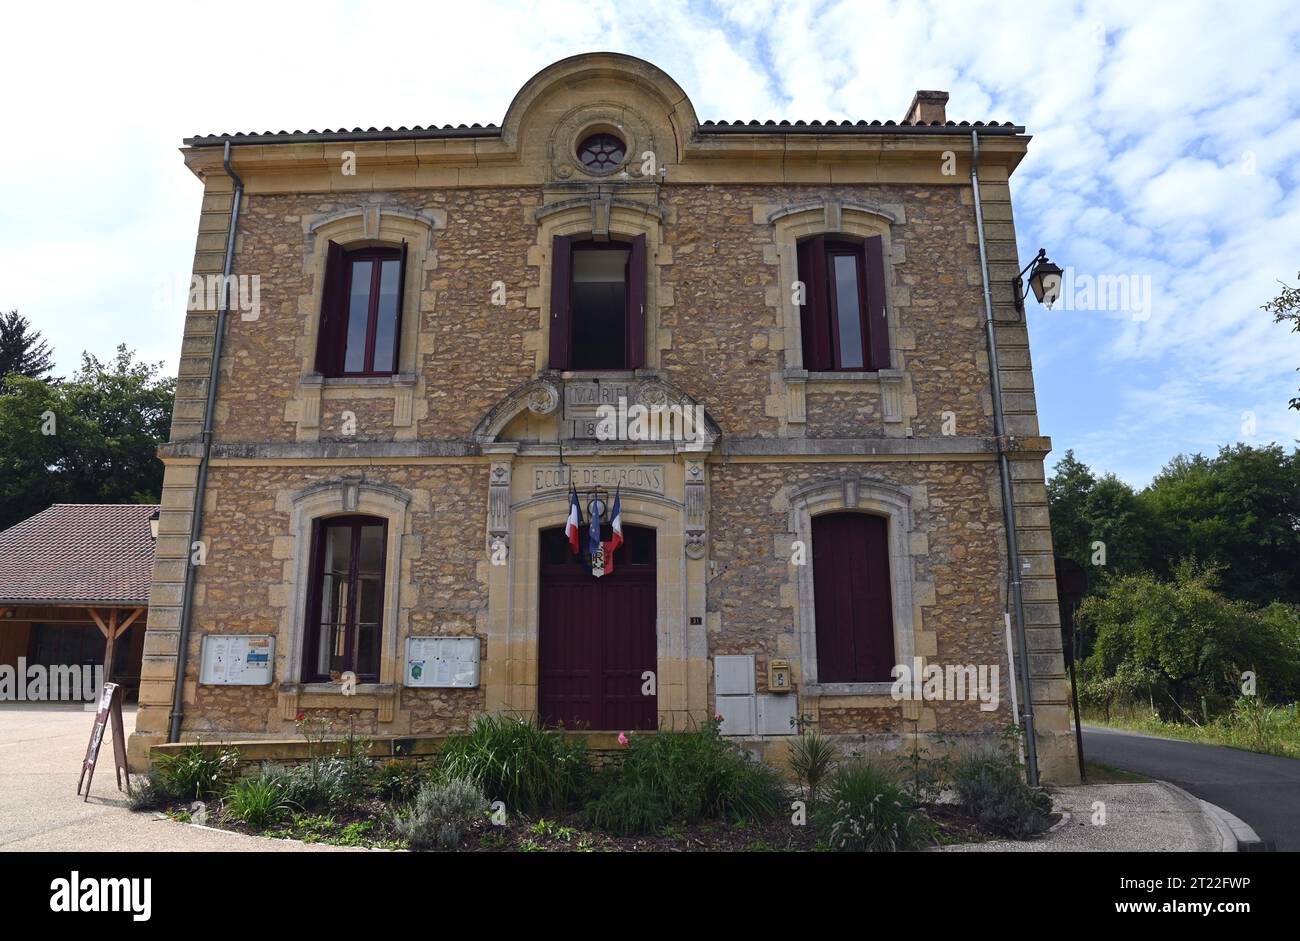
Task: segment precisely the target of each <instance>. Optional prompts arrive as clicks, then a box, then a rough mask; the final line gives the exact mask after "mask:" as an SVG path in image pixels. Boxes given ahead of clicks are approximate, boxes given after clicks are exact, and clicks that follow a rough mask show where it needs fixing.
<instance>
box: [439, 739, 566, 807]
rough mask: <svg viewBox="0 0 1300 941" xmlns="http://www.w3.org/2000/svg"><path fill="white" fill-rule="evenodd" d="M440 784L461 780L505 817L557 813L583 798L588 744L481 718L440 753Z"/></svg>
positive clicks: (450, 741) (446, 744)
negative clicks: (497, 804)
mask: <svg viewBox="0 0 1300 941" xmlns="http://www.w3.org/2000/svg"><path fill="white" fill-rule="evenodd" d="M440 757H441V766H440V769H439V774H440V776H441V777H442V778H443V780H453V779H457V778H460V779H463V780H466V781H469V782H471V783H472V784H474V785H476V786H477V787H478V788H479V789H480V790H482V792H483V793H484V794H485V795H486V796H487V797H488V798H489V799H490V800H499V801H503V802H504V803H505V805H506V809H507V811H508V812H509V813H521V814H525V815H526V816H530V817H535V816H538V815H540V814H547V813H551V814H559V813H562V812H563V811H565V810H567V809H569V808H570V807H571V806H572V805H573V804H574V803H575V802H576V801H577V799H578V798H579V797H580V796H581V795H582V793H583V791H584V789H585V786H586V783H587V780H588V777H589V773H590V772H589V769H588V766H587V746H586V742H585V741H583V740H581V739H577V738H574V737H571V736H566V735H565V734H564V733H563V732H559V731H549V730H546V729H543V728H541V726H539V725H538V724H537V723H536V722H534V721H531V720H528V719H520V718H515V717H512V716H497V715H483V716H479V717H478V718H477V719H476V720H475V721H474V726H473V728H472V729H470V731H469V732H467V733H465V734H463V735H456V736H453V737H452V738H449V739H448V740H447V741H446V742H445V743H444V744H443V747H442V751H441V754H440Z"/></svg>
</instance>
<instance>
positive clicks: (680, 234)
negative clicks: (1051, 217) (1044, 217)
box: [131, 53, 1074, 780]
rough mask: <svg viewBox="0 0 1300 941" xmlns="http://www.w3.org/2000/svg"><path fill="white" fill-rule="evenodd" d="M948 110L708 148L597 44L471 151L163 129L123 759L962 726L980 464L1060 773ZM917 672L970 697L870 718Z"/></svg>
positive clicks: (997, 221)
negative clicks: (592, 534)
mask: <svg viewBox="0 0 1300 941" xmlns="http://www.w3.org/2000/svg"><path fill="white" fill-rule="evenodd" d="M946 100H947V95H946V94H944V93H941V92H919V93H918V94H917V97H916V99H915V100H914V102H913V104H912V107H911V109H910V111H909V113H908V114H907V116H906V119H905V120H903V121H901V122H895V121H887V122H883V123H882V122H878V121H877V122H871V123H867V122H857V123H847V122H845V123H834V122H832V123H825V124H823V123H820V122H813V123H804V122H796V123H788V122H781V123H779V124H777V123H773V122H767V123H763V124H759V123H728V122H725V121H723V122H705V123H701V122H700V121H699V120H697V118H696V114H695V111H694V109H693V107H692V105H691V102H690V100H689V99H688V98H687V96H686V94H685V92H684V91H683V90H682V89H681V88H680V87H679V86H678V85H677V84H676V83H675V82H674V81H673V80H672V79H671V78H670V77H669V76H668V75H666V74H665V73H664V72H662V71H660V70H659V69H658V68H656V67H654V66H653V65H651V64H649V63H647V62H643V61H640V60H637V59H634V58H631V57H628V56H623V55H613V54H603V53H601V54H590V55H581V56H576V57H573V58H570V59H566V60H563V61H561V62H558V63H556V64H554V65H552V66H550V67H548V68H547V69H545V70H543V71H542V72H540V73H539V74H538V75H536V76H535V77H534V78H532V79H531V80H530V81H529V82H528V83H527V84H526V85H524V87H523V88H522V89H521V90H520V91H519V93H518V94H517V95H516V96H515V98H514V100H513V101H512V102H511V103H510V105H509V108H508V109H507V111H506V114H505V118H504V120H503V121H502V123H501V124H500V126H496V125H484V126H479V125H474V126H472V127H465V126H460V127H441V128H414V129H407V128H399V129H397V130H392V129H384V130H382V131H377V130H374V129H371V130H369V131H362V130H355V131H337V132H334V131H326V132H316V131H309V132H292V133H285V132H279V133H266V134H236V135H232V136H225V135H217V136H205V137H196V138H191V139H189V140H187V141H186V142H185V145H186V146H185V148H184V151H183V153H184V157H185V161H186V163H187V165H188V166H189V167H190V169H191V170H192V171H193V172H194V173H195V174H196V175H197V176H198V177H199V179H200V180H202V181H203V184H204V188H205V189H204V198H203V207H202V214H201V217H200V220H199V235H198V245H197V250H196V254H195V262H194V275H195V277H196V279H198V281H196V290H195V292H194V296H193V297H192V299H191V300H192V303H191V305H190V307H191V309H190V310H189V312H188V314H187V317H186V322H185V333H184V341H183V349H182V358H181V365H180V381H179V385H178V389H177V398H176V409H175V417H174V420H173V425H172V434H171V441H170V443H169V444H167V445H165V446H164V447H163V448H162V449H161V456H162V458H163V460H164V461H165V463H166V477H165V481H164V487H163V498H162V515H161V520H160V536H159V539H158V543H157V564H156V568H155V572H154V582H153V590H152V595H151V598H150V617H149V628H148V636H147V639H146V643H145V651H144V664H143V668H142V684H141V692H140V711H139V715H138V721H137V732H136V735H135V736H134V738H133V740H132V743H131V750H132V756H133V760H134V761H135V762H136V763H137V764H138V763H141V762H142V761H144V760H145V756H146V755H147V749H148V747H149V746H151V745H153V744H155V743H159V742H163V741H166V740H167V739H168V737H169V732H170V734H171V737H173V738H174V737H176V736H180V737H181V738H192V737H195V736H199V735H202V736H203V737H204V738H205V739H206V740H209V741H212V740H214V739H215V738H217V737H220V738H224V739H226V740H237V739H274V738H291V737H292V736H293V734H294V731H293V723H294V720H295V718H296V717H297V716H298V715H300V714H313V715H315V714H319V715H323V716H326V717H342V716H344V715H349V714H353V715H355V717H356V718H355V722H356V723H357V726H356V727H357V728H358V730H360V731H364V732H365V733H366V734H369V735H374V736H399V737H412V736H414V737H418V736H422V735H436V734H440V733H446V732H448V731H452V730H459V729H463V728H465V727H466V726H467V725H468V724H469V723H470V721H471V720H472V717H473V716H474V715H476V714H479V713H482V712H485V711H487V712H514V713H526V714H535V715H539V716H540V717H541V718H543V719H544V720H546V721H550V722H563V723H564V724H565V725H567V726H569V727H574V726H585V727H587V728H590V729H593V730H609V731H615V730H627V729H634V728H656V727H657V728H660V729H667V728H685V727H690V726H691V725H692V724H698V723H700V722H703V721H705V720H707V719H708V718H709V717H711V716H713V715H714V714H721V715H722V716H723V731H724V733H726V734H731V735H736V736H739V737H740V738H742V739H745V740H748V741H751V742H753V743H754V747H755V748H758V749H760V750H767V751H770V752H779V750H780V748H781V747H782V745H783V744H784V743H785V742H787V741H788V737H789V735H790V734H791V733H792V732H794V731H795V730H796V727H797V725H799V724H812V725H815V726H817V727H819V728H820V729H821V730H822V731H824V732H827V733H833V734H837V735H841V736H843V737H844V741H845V743H846V744H847V745H849V746H850V747H852V748H854V749H858V750H873V749H889V748H900V747H907V746H908V744H909V743H910V742H911V740H912V736H913V735H914V734H919V735H921V736H928V735H930V734H932V733H936V732H938V733H944V734H945V735H946V736H960V735H967V734H974V735H996V734H997V733H998V732H1000V731H1001V730H1002V729H1003V728H1004V727H1005V726H1007V725H1008V724H1010V723H1011V722H1012V721H1013V718H1014V714H1013V709H1012V697H1013V695H1014V694H1016V690H1014V689H1013V688H1012V686H1013V685H1014V684H1016V683H1017V680H1016V679H1015V672H1014V670H1013V669H1012V668H1011V662H1012V661H1013V660H1014V661H1017V662H1018V661H1019V660H1020V653H1019V651H1018V650H1017V651H1016V653H1015V654H1014V655H1013V654H1012V653H1011V652H1010V651H1009V643H1010V642H1011V641H1012V639H1016V643H1019V640H1018V638H1019V637H1020V636H1021V635H1020V631H1019V627H1020V625H1019V624H1017V623H1015V605H1014V604H1013V603H1012V592H1011V591H1010V590H1009V587H1008V586H1009V584H1010V582H1011V579H1010V577H1009V574H1010V572H1009V565H1008V561H1007V560H1008V546H1007V543H1006V537H1005V534H1006V529H1005V526H1004V516H1003V509H1002V496H1001V493H1002V491H1001V481H1000V478H999V453H1000V448H1001V449H1002V453H1005V454H1006V455H1007V457H1008V458H1009V463H1008V467H1009V471H1010V476H1011V481H1010V488H1011V492H1013V493H1014V504H1015V514H1016V520H1017V528H1018V530H1019V532H1018V546H1019V549H1020V552H1021V560H1022V563H1023V564H1022V568H1023V576H1024V577H1023V597H1024V605H1023V611H1024V621H1025V623H1024V632H1023V636H1024V638H1026V640H1027V645H1026V651H1025V652H1026V657H1025V661H1026V662H1027V663H1028V664H1029V665H1030V671H1031V682H1030V683H1029V684H1028V685H1029V686H1030V687H1031V688H1032V691H1033V699H1032V702H1033V707H1034V714H1035V716H1036V720H1037V737H1036V742H1037V746H1038V747H1037V752H1038V757H1039V762H1040V765H1041V767H1042V772H1043V776H1044V777H1049V778H1055V779H1058V780H1059V779H1062V778H1067V777H1069V776H1070V775H1071V774H1073V773H1074V772H1073V762H1074V747H1073V738H1072V736H1071V734H1070V728H1069V724H1068V718H1067V709H1066V703H1067V686H1066V683H1065V681H1064V678H1063V668H1062V659H1061V644H1060V636H1059V631H1058V618H1057V609H1056V593H1055V585H1054V582H1053V565H1052V543H1051V536H1050V532H1049V529H1048V517H1047V501H1046V495H1045V490H1044V478H1043V458H1044V456H1045V455H1046V454H1047V452H1048V450H1049V447H1050V442H1049V441H1048V439H1046V438H1044V437H1041V436H1040V435H1039V428H1038V421H1037V416H1036V410H1035V403H1034V392H1033V379H1032V375H1031V371H1030V361H1029V350H1028V343H1027V333H1026V328H1025V324H1024V317H1023V315H1022V314H1021V313H1018V312H1017V309H1016V303H1015V302H1016V295H1015V290H1016V289H1015V287H1014V286H1013V281H1014V279H1015V277H1016V273H1017V271H1018V269H1019V267H1020V266H1019V264H1018V263H1017V250H1016V242H1015V233H1014V228H1013V224H1012V214H1011V202H1010V193H1009V189H1008V178H1009V176H1010V174H1011V173H1012V171H1013V170H1014V169H1015V167H1016V165H1017V164H1018V163H1019V161H1020V160H1021V158H1022V157H1023V156H1024V155H1025V152H1026V148H1027V146H1028V142H1029V138H1028V137H1027V136H1026V135H1025V134H1024V129H1023V128H1020V127H1014V126H1012V125H1009V124H976V125H968V124H965V123H962V124H956V123H954V122H949V121H946V118H945V114H944V108H945V102H946ZM976 130H977V131H978V132H979V136H978V145H979V163H978V173H979V181H980V184H979V195H980V202H981V207H982V213H983V222H984V225H983V231H984V235H985V247H986V250H987V288H988V292H989V295H990V298H991V310H992V316H993V319H994V323H995V331H996V338H997V343H998V350H999V357H1000V358H999V360H998V363H999V370H998V373H999V377H1000V380H1001V389H1002V393H1001V395H1002V404H1003V405H1004V411H1005V428H1004V430H1005V434H1004V435H1003V436H1002V437H999V436H998V435H997V434H996V431H997V429H996V427H995V417H994V408H993V398H992V392H991V388H992V384H991V376H990V365H989V364H990V358H989V353H988V347H987V346H986V336H985V321H986V305H985V283H986V282H985V276H984V274H983V273H982V266H981V253H980V241H979V236H978V231H977V224H976V211H975V199H974V194H975V190H974V188H973V184H972V176H971V161H972V154H973V150H974V147H973V144H974V141H973V138H972V131H976ZM227 154H228V157H227V156H226V155H227ZM236 197H238V198H236ZM232 204H233V206H234V208H237V210H238V212H237V213H232ZM228 247H229V249H230V251H229V252H228V251H227V249H228ZM226 275H228V276H229V277H225V276H226ZM223 278H224V280H223ZM214 285H216V286H217V287H220V286H221V285H225V286H226V287H227V288H228V291H227V292H225V294H224V296H223V293H222V292H221V291H219V290H218V291H211V290H197V288H198V287H205V288H212V287H213V286H214ZM223 301H224V303H223ZM223 307H224V308H228V312H227V313H223V311H222V308H223ZM219 323H224V331H221V330H220V328H219V326H218V325H219ZM222 332H224V337H223V339H221V340H220V341H218V339H217V337H218V334H219V333H222ZM214 351H219V352H216V355H217V358H218V360H219V368H218V369H216V370H215V371H214V370H213V363H212V360H213V357H214ZM214 376H215V381H216V385H215V390H213V388H212V378H213V377H214ZM210 392H212V393H213V399H214V403H215V404H214V406H213V408H212V410H211V414H210V415H209V414H208V402H209V393H210ZM205 421H210V425H211V427H210V431H211V434H210V435H209V436H207V438H206V439H205V435H204V429H205ZM196 489H201V490H202V496H201V504H200V506H201V514H200V518H199V520H198V521H197V523H196V521H195V519H194V517H193V515H192V513H191V508H192V507H193V506H194V500H195V493H196ZM575 495H576V503H577V504H578V514H579V516H580V518H581V524H580V527H579V529H580V532H579V533H578V535H577V536H576V537H575V539H576V545H577V551H576V552H575V551H574V548H573V544H571V543H570V541H569V537H568V536H567V535H566V533H565V531H564V529H563V527H564V526H565V524H566V519H567V518H568V516H569V513H570V508H571V504H572V503H573V502H575V501H574V497H575ZM616 499H617V503H618V507H619V509H620V510H621V513H620V517H621V523H622V531H623V533H622V538H623V543H622V545H621V546H619V547H617V548H614V545H613V542H614V535H613V525H612V524H613V523H614V520H613V519H612V516H613V504H614V503H615V500H616ZM593 511H603V512H602V513H601V517H602V519H601V542H602V544H603V545H604V551H605V554H606V556H607V557H608V560H609V561H612V565H610V564H609V562H608V561H607V564H606V568H610V569H612V570H610V571H608V572H606V571H605V570H604V569H601V572H602V574H601V576H600V577H597V576H596V575H595V574H594V569H593V566H592V560H591V555H592V552H591V551H590V550H591V549H592V548H593V547H594V541H593V540H591V539H590V538H589V533H588V530H589V524H590V521H591V517H592V514H593ZM596 568H600V566H599V564H597V566H596ZM187 576H188V577H189V578H190V580H191V584H190V586H189V587H188V588H187V585H186V580H187ZM187 609H188V614H187ZM1008 614H1010V615H1011V619H1010V621H1008V618H1007V615H1008ZM182 638H183V639H184V640H183V644H184V656H183V657H182V658H181V664H182V665H181V668H180V670H179V672H180V675H181V676H183V678H184V682H183V686H182V690H181V694H180V695H179V696H177V695H176V691H175V678H176V676H177V672H178V668H177V650H178V645H180V644H181V643H182ZM246 657H251V658H252V659H253V660H255V661H257V662H256V663H255V665H254V667H253V668H248V663H247V662H245V658H246ZM915 658H921V660H920V661H917V660H916V659H915ZM922 661H923V662H924V663H926V664H927V665H939V666H940V667H942V668H944V669H948V668H949V667H954V666H955V667H957V668H958V669H957V670H956V671H955V672H956V673H957V675H958V677H959V678H962V677H968V678H969V685H970V686H971V687H974V686H976V685H977V684H976V680H977V675H978V677H980V678H987V679H988V681H989V682H988V683H987V684H986V686H985V687H982V688H988V689H991V690H992V692H993V693H994V694H995V695H992V696H985V697H984V698H983V699H982V700H981V698H980V697H978V696H976V695H975V693H974V691H973V689H966V690H965V691H964V693H959V694H958V695H955V696H954V695H952V692H953V690H952V689H948V690H947V692H948V695H939V696H935V695H925V694H923V692H924V691H922V690H920V689H919V688H918V689H917V690H916V691H915V692H916V693H917V695H916V696H913V695H910V694H909V695H907V696H903V697H900V696H899V695H898V694H897V692H896V689H895V683H894V677H893V668H894V666H895V665H896V664H902V665H906V666H908V667H909V668H910V667H912V666H913V665H914V664H915V663H918V662H922ZM967 668H969V672H965V671H966V670H967ZM986 668H987V670H986ZM985 671H986V672H987V677H986V672H985ZM952 672H953V671H951V670H950V671H949V674H948V676H949V678H951V675H952ZM951 685H952V684H951V683H950V684H949V686H951ZM908 689H909V690H911V687H908ZM931 692H933V690H932V691H931ZM943 692H944V691H943V690H942V689H940V693H943ZM1020 702H1021V705H1022V706H1023V697H1021V700H1020ZM175 706H179V709H178V710H177V709H175V708H174V707H175ZM1022 711H1023V709H1022ZM169 720H170V721H169ZM169 725H170V728H169Z"/></svg>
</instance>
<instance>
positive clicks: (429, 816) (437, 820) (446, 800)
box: [394, 777, 488, 850]
mask: <svg viewBox="0 0 1300 941" xmlns="http://www.w3.org/2000/svg"><path fill="white" fill-rule="evenodd" d="M487 810H488V802H487V799H486V798H485V797H484V796H483V792H482V791H480V790H479V788H478V786H477V785H475V784H474V782H472V781H469V780H467V779H465V778H456V777H452V778H447V779H445V780H442V781H431V782H429V783H427V784H425V785H424V786H423V787H421V788H420V791H419V793H418V794H417V795H416V797H415V804H414V806H413V807H412V808H411V810H410V811H409V812H407V813H405V814H401V815H399V816H398V817H397V819H396V821H395V824H394V825H395V827H396V829H397V832H398V833H399V834H401V835H402V836H403V837H404V838H405V839H406V840H407V841H408V842H409V843H410V844H411V849H414V850H426V849H434V848H435V847H441V848H443V849H455V848H456V847H457V846H459V845H460V841H461V838H462V837H463V836H464V835H465V833H466V832H467V831H468V830H469V829H470V828H471V827H472V826H473V825H474V823H475V822H476V821H478V820H481V819H482V818H483V815H484V814H485V813H486V812H487Z"/></svg>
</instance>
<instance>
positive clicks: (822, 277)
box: [799, 235, 834, 371]
mask: <svg viewBox="0 0 1300 941" xmlns="http://www.w3.org/2000/svg"><path fill="white" fill-rule="evenodd" d="M799 280H800V281H802V282H803V285H804V305H803V308H802V310H801V312H800V317H799V320H800V330H801V334H802V336H803V368H804V369H808V370H812V371H817V370H821V369H832V368H833V367H834V363H833V361H832V359H831V318H830V302H829V298H828V297H827V295H826V288H827V284H826V239H825V238H823V237H822V236H820V235H818V236H816V237H815V238H811V239H809V240H808V241H806V242H801V243H800V244H799Z"/></svg>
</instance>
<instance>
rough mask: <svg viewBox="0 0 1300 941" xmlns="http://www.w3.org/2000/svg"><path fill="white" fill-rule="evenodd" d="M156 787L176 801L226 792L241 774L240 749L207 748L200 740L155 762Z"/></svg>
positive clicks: (214, 795)
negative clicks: (210, 749) (209, 749)
mask: <svg viewBox="0 0 1300 941" xmlns="http://www.w3.org/2000/svg"><path fill="white" fill-rule="evenodd" d="M154 771H155V775H154V776H153V777H152V778H151V781H152V782H153V784H154V786H155V788H156V789H157V790H158V791H160V792H161V793H162V794H164V795H167V796H168V797H173V798H174V799H176V800H185V801H191V800H207V799H208V798H211V797H216V796H218V795H220V794H222V793H224V792H225V790H226V788H227V787H229V785H230V784H231V782H232V781H234V780H235V778H236V777H238V776H239V752H238V751H236V750H235V749H233V748H216V749H213V750H212V751H210V752H209V751H208V750H206V749H205V748H204V746H203V744H202V743H201V742H196V743H195V744H193V745H189V746H186V747H185V748H184V749H182V750H181V751H178V752H175V753H174V754H167V755H162V756H160V757H159V758H157V759H156V760H155V761H154Z"/></svg>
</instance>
